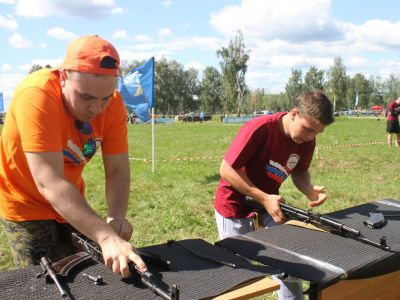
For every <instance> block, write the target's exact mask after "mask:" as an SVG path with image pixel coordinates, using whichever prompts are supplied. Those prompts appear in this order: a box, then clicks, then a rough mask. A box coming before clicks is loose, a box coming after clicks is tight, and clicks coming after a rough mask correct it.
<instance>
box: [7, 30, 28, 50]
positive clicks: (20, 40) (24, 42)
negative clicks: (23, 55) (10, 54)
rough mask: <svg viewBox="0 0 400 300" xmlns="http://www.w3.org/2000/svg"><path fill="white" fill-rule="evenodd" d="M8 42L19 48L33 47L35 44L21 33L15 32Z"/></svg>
mask: <svg viewBox="0 0 400 300" xmlns="http://www.w3.org/2000/svg"><path fill="white" fill-rule="evenodd" d="M8 43H9V44H10V45H11V46H13V47H14V48H17V49H23V48H32V47H33V44H32V42H31V41H30V40H28V39H26V38H24V37H23V36H22V35H20V34H19V33H14V34H13V35H12V36H11V37H10V38H9V39H8Z"/></svg>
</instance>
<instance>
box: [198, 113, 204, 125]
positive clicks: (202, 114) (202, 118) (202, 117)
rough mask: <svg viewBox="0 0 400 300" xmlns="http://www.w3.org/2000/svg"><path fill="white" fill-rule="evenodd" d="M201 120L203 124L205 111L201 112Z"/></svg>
mask: <svg viewBox="0 0 400 300" xmlns="http://www.w3.org/2000/svg"><path fill="white" fill-rule="evenodd" d="M199 118H200V123H203V122H204V112H203V111H201V112H200V114H199Z"/></svg>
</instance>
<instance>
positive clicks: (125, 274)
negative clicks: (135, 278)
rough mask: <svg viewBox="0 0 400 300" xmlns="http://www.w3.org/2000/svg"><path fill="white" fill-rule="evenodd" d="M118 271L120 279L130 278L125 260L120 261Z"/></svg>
mask: <svg viewBox="0 0 400 300" xmlns="http://www.w3.org/2000/svg"><path fill="white" fill-rule="evenodd" d="M119 269H120V273H121V275H122V277H124V278H128V277H129V276H130V274H131V272H130V270H129V266H128V261H127V260H126V259H121V261H120V265H119Z"/></svg>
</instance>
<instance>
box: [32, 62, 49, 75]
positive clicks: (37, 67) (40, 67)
mask: <svg viewBox="0 0 400 300" xmlns="http://www.w3.org/2000/svg"><path fill="white" fill-rule="evenodd" d="M43 68H47V69H50V68H51V66H50V65H49V64H47V65H45V66H44V67H42V66H41V65H38V64H34V65H32V67H31V69H30V70H29V74H30V73H33V72H35V71H37V70H40V69H43Z"/></svg>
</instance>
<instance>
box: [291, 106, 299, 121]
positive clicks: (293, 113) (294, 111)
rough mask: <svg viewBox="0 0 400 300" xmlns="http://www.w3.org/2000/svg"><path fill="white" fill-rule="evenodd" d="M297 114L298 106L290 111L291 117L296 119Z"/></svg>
mask: <svg viewBox="0 0 400 300" xmlns="http://www.w3.org/2000/svg"><path fill="white" fill-rule="evenodd" d="M297 114H298V111H297V109H296V108H292V109H291V110H290V111H289V115H290V119H292V120H294V117H295V116H296V115H297Z"/></svg>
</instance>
